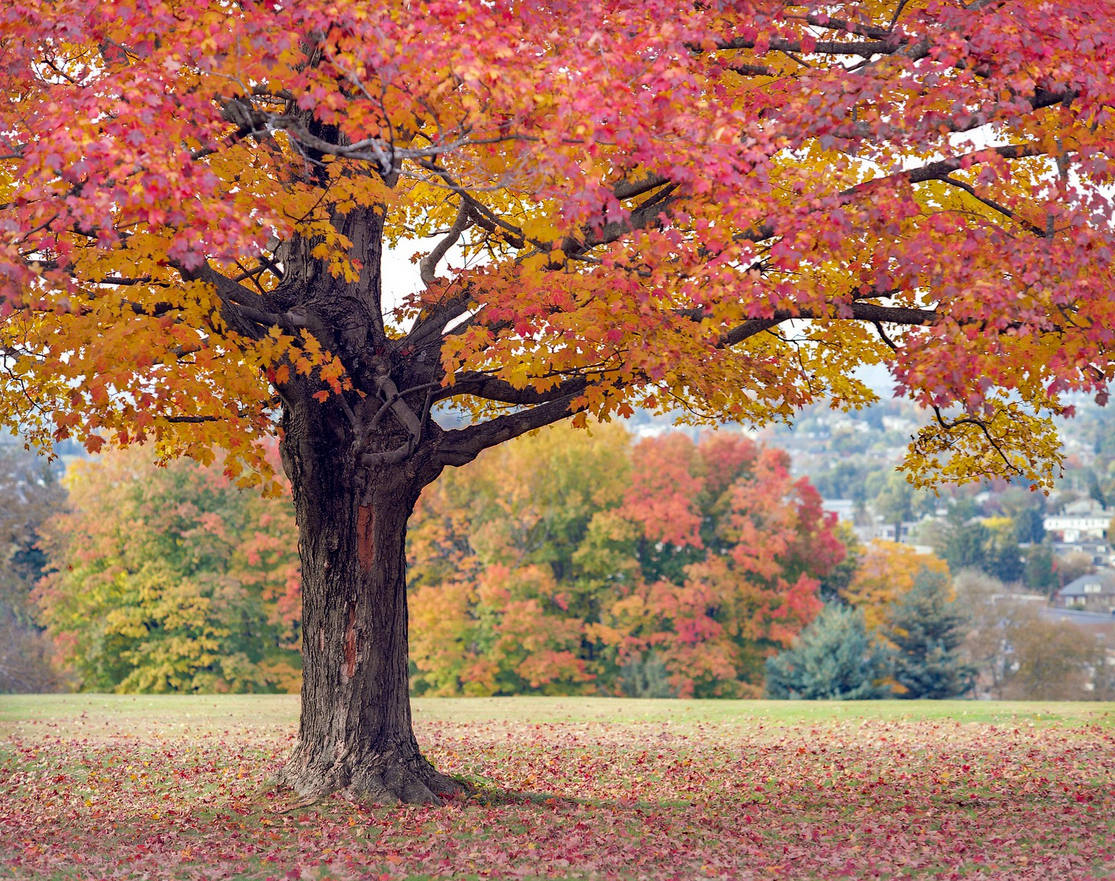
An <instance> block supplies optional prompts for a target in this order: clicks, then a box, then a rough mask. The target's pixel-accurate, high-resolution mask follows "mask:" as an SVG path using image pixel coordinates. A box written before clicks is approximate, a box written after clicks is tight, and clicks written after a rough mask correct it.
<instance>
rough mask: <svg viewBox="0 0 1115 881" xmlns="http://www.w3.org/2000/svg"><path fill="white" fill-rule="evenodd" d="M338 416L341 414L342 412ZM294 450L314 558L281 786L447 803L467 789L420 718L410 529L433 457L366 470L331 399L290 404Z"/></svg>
mask: <svg viewBox="0 0 1115 881" xmlns="http://www.w3.org/2000/svg"><path fill="white" fill-rule="evenodd" d="M330 415H332V417H333V418H330ZM283 427H284V437H283V442H282V453H283V463H284V468H285V469H286V471H287V474H288V476H289V478H290V481H291V486H292V490H293V494H294V503H295V510H296V513H297V518H298V531H299V551H300V554H301V558H302V658H303V672H302V676H303V679H302V716H301V723H300V726H299V737H298V742H297V745H296V746H295V748H294V752H293V754H292V755H291V756H290V758H289V759H288V760H287V762H286V764H285V765H284V766H283V768H282V770H281V771H280V772H279V783H280V784H283V785H287V786H289V787H290V788H291V789H293V790H294V791H296V792H297V793H299V794H300V795H301V796H303V797H305V798H309V799H316V798H320V797H323V796H324V795H327V794H329V793H331V792H336V791H345V792H347V793H349V794H351V795H352V796H353V797H355V798H357V799H360V800H364V801H373V802H378V803H384V802H385V803H393V802H396V801H403V802H408V803H427V802H437V801H439V798H440V797H441V796H445V795H450V794H452V793H454V792H457V791H459V790H460V786H459V785H458V784H456V783H455V782H453V781H452V780H450V779H449V778H447V777H445V776H443V775H441V774H439V773H438V772H437V771H435V770H434V768H433V767H432V766H431V765H430V764H429V762H427V761H426V759H425V758H423V756H422V754H421V752H420V750H419V748H418V743H417V741H416V740H415V737H414V733H413V730H412V727H411V714H410V696H409V677H408V668H407V665H408V651H407V600H406V554H405V542H406V528H407V519H408V518H409V516H410V514H411V511H412V510H413V508H414V504H415V502H416V501H417V500H418V495H419V493H420V492H421V489H422V487H423V486H424V485H425V484H426V483H428V482H430V481H431V480H433V479H434V477H436V471H434V470H433V469H430V468H427V469H426V470H425V471H423V467H422V459H421V457H415V458H412V459H409V460H407V461H406V462H404V463H401V464H397V465H386V466H380V467H379V468H377V469H375V470H374V471H371V472H370V473H366V472H365V470H364V469H361V468H359V467H358V466H357V463H356V456H355V454H354V453H353V443H352V440H353V437H352V428H351V426H350V425H349V424H348V423H347V422H346V420H345V419H343V418H341V414H339V413H335V412H332V411H331V408H325V407H314V406H312V405H310V406H307V407H297V406H295V407H290V406H288V407H287V409H286V411H285V414H284V426H283Z"/></svg>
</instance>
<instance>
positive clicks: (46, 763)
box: [0, 695, 1115, 881]
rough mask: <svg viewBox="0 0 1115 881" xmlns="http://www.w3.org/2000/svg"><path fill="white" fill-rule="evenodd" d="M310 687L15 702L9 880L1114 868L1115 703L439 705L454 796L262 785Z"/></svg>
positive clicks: (5, 824)
mask: <svg viewBox="0 0 1115 881" xmlns="http://www.w3.org/2000/svg"><path fill="white" fill-rule="evenodd" d="M297 710H298V704H297V699H296V698H291V697H241V696H228V697H146V696H142V697H117V696H104V695H71V696H52V697H0V878H11V879H20V881H23V879H27V881H30V879H35V881H39V879H44V881H49V879H75V881H76V879H82V881H84V879H109V878H112V879H117V878H119V879H136V881H138V879H179V878H182V879H199V881H200V879H222V878H223V879H244V881H249V879H251V881H264V879H276V881H279V879H282V881H311V879H319V881H326V879H333V881H342V879H369V878H370V879H378V878H383V879H406V878H410V879H417V878H463V879H469V878H586V879H589V878H613V877H614V878H632V879H641V878H645V879H691V878H725V879H767V878H785V879H796V878H816V879H830V878H865V879H866V878H907V877H912V878H923V877H924V878H970V879H1035V881H1037V879H1041V881H1047V879H1048V881H1070V879H1098V878H1115V705H1112V704H1011V703H988V702H984V703H977V702H933V703H930V702H907V701H885V702H871V703H855V704H853V703H831V704H830V703H784V702H763V701H722V702H711V701H709V702H704V701H619V700H607V699H567V698H496V699H460V700H418V701H416V702H415V718H416V725H417V730H418V736H419V739H420V741H421V742H422V744H423V746H424V748H425V750H426V752H427V754H428V755H429V756H430V758H431V759H432V760H433V761H434V762H435V763H436V764H437V765H438V767H439V768H441V769H442V770H445V771H448V772H449V773H452V774H454V775H457V776H458V777H460V778H463V779H465V780H467V781H469V782H470V783H471V784H472V787H473V791H472V793H471V794H470V795H469V796H468V797H467V798H463V799H459V800H457V801H455V802H453V803H451V804H449V805H446V806H443V807H440V808H409V807H408V808H368V807H365V806H361V805H357V804H352V803H350V802H346V801H344V800H342V799H339V798H334V799H330V800H328V801H326V802H323V803H321V804H319V805H316V806H313V807H311V808H306V809H301V810H299V809H293V810H292V809H291V807H292V803H291V801H290V800H289V798H288V797H287V796H286V795H284V794H282V793H276V792H273V791H269V790H267V789H266V788H265V787H264V786H262V785H261V784H262V783H263V782H264V781H265V780H266V778H267V776H268V774H269V771H270V769H272V768H273V767H274V766H275V765H276V764H277V763H278V762H279V761H281V759H282V757H283V755H284V754H285V753H286V752H287V751H288V750H289V748H290V745H291V743H292V741H293V737H294V731H295V725H296V718H297Z"/></svg>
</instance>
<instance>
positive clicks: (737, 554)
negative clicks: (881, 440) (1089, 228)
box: [410, 426, 844, 696]
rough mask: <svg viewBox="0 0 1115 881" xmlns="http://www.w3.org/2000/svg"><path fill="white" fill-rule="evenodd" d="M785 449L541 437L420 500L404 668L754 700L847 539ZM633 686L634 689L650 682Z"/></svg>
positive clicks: (536, 687) (510, 687) (736, 440)
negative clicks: (655, 683) (795, 474)
mask: <svg viewBox="0 0 1115 881" xmlns="http://www.w3.org/2000/svg"><path fill="white" fill-rule="evenodd" d="M787 464H788V463H787V460H786V457H785V454H784V453H781V452H779V451H775V450H761V449H759V448H758V447H756V446H755V444H753V443H752V442H750V441H748V440H747V439H745V438H743V437H741V436H727V435H716V436H712V437H709V438H706V439H705V440H704V441H703V442H702V443H701V444H700V445H697V444H694V443H693V442H692V441H690V440H689V439H688V438H687V437H685V436H684V435H677V434H675V435H666V436H662V437H658V438H653V439H649V440H645V441H642V442H641V443H639V444H638V445H637V446H634V447H632V446H631V443H630V440H629V436H628V435H627V432H625V431H623V430H622V429H620V428H618V427H614V426H596V427H594V428H593V430H592V435H591V436H589V435H587V434H583V433H581V434H578V435H574V436H570V435H569V434H568V433H565V432H557V431H548V432H546V433H544V434H541V435H539V436H537V437H532V438H525V439H523V440H521V441H518V442H516V443H515V444H509V445H506V446H504V447H502V448H500V449H498V450H493V451H491V452H489V453H487V454H485V455H484V456H482V457H481V458H480V459H479V460H478V461H477V463H476V464H475V465H472V466H470V467H469V468H466V469H463V470H461V471H459V472H455V473H452V474H450V475H447V476H446V477H444V478H442V479H441V480H440V481H438V482H437V483H436V484H435V485H434V486H432V487H430V488H429V489H428V490H427V491H426V492H425V493H423V495H422V498H421V499H420V500H419V503H418V507H417V509H416V511H415V515H414V518H413V520H412V524H411V531H410V536H411V543H410V558H411V561H410V562H411V565H410V581H411V585H412V598H411V623H412V630H413V633H414V636H413V637H412V640H411V658H412V660H413V662H414V664H415V668H416V670H417V675H416V677H415V680H414V681H415V687H416V690H418V691H419V692H423V693H434V694H459V693H462V692H463V693H465V694H474V695H489V694H499V693H502V694H519V693H524V692H537V693H543V694H547V693H548V694H571V693H572V694H577V693H581V694H584V693H588V694H624V693H626V694H640V686H639V682H640V681H641V680H640V676H642V677H643V678H645V677H646V675H647V671H648V670H650V669H653V666H654V665H656V664H658V665H661V668H662V676H663V678H665V679H666V680H667V681H665V682H663V683H661V686H662V688H663V691H664V692H665V693H671V694H678V695H686V696H693V695H696V696H716V695H729V696H740V695H755V694H758V693H761V688H762V676H761V670H762V663H763V661H764V660H765V657H766V655H767V654H768V653H769V652H770V650H772V649H774V648H776V647H778V648H781V647H785V646H788V645H789V644H790V643H791V642H792V640H793V638H794V637H795V636H796V635H797V633H798V632H799V631H800V630H801V628H802V627H803V626H804V625H805V624H807V623H808V622H809V620H810V619H811V618H812V616H813V615H814V614H816V612H817V611H818V610H819V609H820V607H821V603H820V600H819V599H818V597H817V588H818V584H819V582H818V577H819V576H824V575H826V574H828V573H829V571H831V569H832V568H833V566H835V565H836V564H837V563H838V562H840V560H841V559H842V558H843V554H844V548H843V545H842V544H840V542H839V541H838V540H837V538H836V536H835V534H834V528H833V524H832V523H831V522H830V521H829V520H828V519H826V517H825V516H824V515H823V513H822V511H821V507H820V497H819V496H818V495H817V493H816V491H815V490H813V488H812V487H811V486H810V485H809V484H808V482H807V481H805V480H797V481H794V480H792V479H791V478H790V477H789V474H788V471H787ZM642 688H644V689H645V688H646V685H645V684H644V685H643V686H642Z"/></svg>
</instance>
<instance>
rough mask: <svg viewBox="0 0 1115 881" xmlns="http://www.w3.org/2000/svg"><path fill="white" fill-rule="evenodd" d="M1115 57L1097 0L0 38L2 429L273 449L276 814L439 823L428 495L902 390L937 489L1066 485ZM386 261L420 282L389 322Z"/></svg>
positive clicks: (1099, 309) (1100, 284) (6, 11)
mask: <svg viewBox="0 0 1115 881" xmlns="http://www.w3.org/2000/svg"><path fill="white" fill-rule="evenodd" d="M1113 31H1115V10H1112V8H1111V6H1110V4H1109V3H1107V2H1106V0H1072V2H1069V0H1050V2H1044V3H1034V2H1031V0H1013V2H1012V0H974V2H971V3H969V4H964V3H962V2H959V0H891V2H886V0H862V2H840V0H837V2H826V3H804V4H802V5H790V4H787V3H785V2H783V0H739V2H721V3H692V2H688V0H687V2H677V0H609V2H602V3H567V2H559V3H525V4H524V3H512V2H508V0H484V2H479V0H427V2H422V3H418V4H415V3H412V2H398V0H385V2H382V3H375V4H369V3H365V2H352V0H329V2H323V0H305V2H298V3H289V4H257V3H254V2H244V3H240V4H230V3H227V2H212V0H108V2H101V0H49V2H47V0H26V2H21V3H18V4H6V5H5V6H4V8H3V10H2V11H0V46H2V47H3V48H2V49H0V86H2V89H0V94H2V96H3V97H2V98H0V285H2V289H0V291H2V294H0V295H2V307H0V321H2V325H0V345H2V347H3V353H4V354H3V380H2V384H0V413H2V416H3V418H4V420H5V421H6V422H7V423H8V424H10V425H12V426H15V427H18V428H19V429H20V430H21V431H24V432H26V433H27V434H28V435H29V436H30V437H31V438H33V439H36V440H39V441H42V442H48V441H49V440H50V439H51V438H52V437H54V438H63V437H75V438H78V439H80V440H82V441H84V442H85V443H86V445H87V446H89V447H90V448H95V447H98V446H101V445H102V444H110V445H126V444H130V443H132V442H134V441H137V440H148V441H153V442H154V443H155V445H156V448H157V449H158V451H159V455H161V456H163V457H172V456H174V455H177V454H181V453H185V454H188V455H192V456H194V457H196V458H199V459H201V460H202V461H210V460H211V459H212V458H213V456H214V450H215V449H216V448H219V447H223V448H224V449H225V450H226V451H227V458H225V459H224V463H225V468H227V469H228V471H229V473H230V474H233V475H237V474H239V475H245V476H247V477H248V478H249V479H250V478H251V477H252V475H253V474H256V475H259V477H258V479H262V480H264V481H267V480H269V477H268V476H267V470H266V468H265V465H264V459H263V456H262V453H261V450H262V449H263V446H262V444H263V440H264V438H265V437H267V436H269V435H273V434H276V433H279V434H280V435H281V439H282V454H283V464H284V468H285V470H286V472H287V474H288V476H289V478H290V482H291V487H292V491H293V496H294V504H295V508H296V511H297V517H298V523H299V528H300V551H301V555H302V574H303V591H304V593H303V626H304V633H305V639H304V641H303V670H304V678H303V686H302V696H303V700H302V718H301V723H300V738H299V742H298V746H297V747H296V749H295V751H294V753H293V754H292V755H291V757H290V758H289V759H288V761H287V763H286V764H285V766H284V768H283V770H282V771H281V772H280V774H279V779H280V781H281V782H283V783H285V784H287V785H289V786H290V787H292V788H294V789H295V790H296V791H298V792H300V793H302V794H303V795H304V796H305V797H316V796H320V795H321V794H323V793H326V792H330V791H333V790H338V789H345V790H348V791H349V792H351V793H353V794H354V795H357V796H360V797H362V798H368V799H381V800H392V799H402V800H405V801H431V800H436V798H437V797H438V795H439V794H442V793H448V792H451V791H453V790H454V789H455V788H456V785H455V784H454V783H453V782H452V781H450V780H448V779H447V778H445V777H444V776H443V775H440V774H438V773H437V772H436V771H435V770H434V769H433V768H432V767H431V766H430V765H429V764H428V763H427V762H426V761H425V760H424V759H423V758H422V756H421V753H420V750H419V747H418V744H417V742H416V740H415V738H414V735H413V732H412V726H411V717H410V709H409V699H408V694H407V624H406V622H407V613H406V591H405V585H404V582H405V573H404V568H405V553H404V543H405V532H406V522H407V518H408V516H409V514H410V512H411V509H412V508H413V506H414V504H415V501H416V500H417V498H418V495H419V492H420V490H421V488H422V487H423V486H425V485H427V484H429V483H431V482H433V481H434V480H435V479H436V478H437V477H438V475H439V474H440V473H441V472H442V470H443V469H444V468H445V467H447V466H454V465H461V464H464V463H466V462H469V461H471V460H472V459H473V458H475V457H476V456H477V455H478V454H479V453H480V452H481V451H482V450H484V449H486V448H488V447H492V446H495V445H497V444H500V443H502V442H504V441H506V440H508V439H510V438H512V437H515V436H517V435H519V434H523V433H525V432H527V431H529V430H531V429H534V428H538V427H541V426H543V425H547V424H549V423H552V422H556V421H559V420H562V419H566V418H568V417H572V418H573V420H574V422H577V423H583V422H584V421H585V419H587V417H588V416H589V415H594V416H597V417H599V418H603V419H606V418H608V417H610V416H613V415H617V414H618V415H624V414H627V413H630V412H631V411H632V409H633V408H634V407H636V406H641V407H647V408H651V409H656V408H658V409H668V408H681V409H682V411H683V412H685V413H686V414H688V415H689V416H690V417H691V418H694V419H709V420H716V419H725V418H726V419H739V420H750V421H754V422H763V421H766V420H770V419H777V418H786V417H789V416H791V415H792V413H793V412H794V410H795V408H797V407H799V406H801V405H803V404H805V403H807V402H809V401H811V400H813V399H815V398H816V397H818V396H820V395H831V396H832V398H833V400H834V401H835V402H836V403H837V404H838V405H842V406H856V405H858V404H861V403H863V402H865V401H868V400H870V399H871V398H872V393H871V392H870V391H869V390H868V389H867V388H865V387H864V386H863V384H862V383H861V382H860V381H858V380H857V379H856V376H855V374H854V373H852V370H853V368H855V367H856V366H858V365H861V364H865V363H866V364H873V363H884V364H886V365H887V366H888V367H889V368H890V370H891V372H892V374H893V376H894V377H895V379H896V381H897V389H898V391H899V393H901V394H905V395H908V396H909V397H911V398H913V399H914V400H916V401H918V402H920V403H922V404H924V405H926V406H927V407H932V408H935V409H936V410H937V411H938V415H939V417H940V418H939V420H938V421H936V422H934V423H933V424H931V425H930V426H929V427H928V428H927V429H926V430H924V431H923V432H921V433H920V434H919V435H918V436H917V437H916V438H915V440H914V442H913V445H912V447H911V452H910V456H909V457H908V459H907V466H908V468H909V473H910V474H911V475H912V476H913V478H915V479H916V480H920V481H927V480H931V479H933V478H934V477H935V476H939V475H941V474H943V475H944V476H946V477H950V478H957V477H963V476H965V475H970V474H974V473H989V474H1001V475H1019V474H1021V475H1024V476H1026V477H1028V478H1030V479H1032V480H1035V481H1039V482H1040V481H1047V480H1048V479H1049V478H1050V474H1051V471H1052V470H1054V469H1055V468H1056V460H1057V455H1058V454H1057V443H1056V439H1055V435H1054V431H1053V428H1052V427H1051V421H1050V417H1052V416H1054V415H1058V414H1061V413H1063V412H1064V411H1065V409H1066V408H1065V407H1064V405H1063V400H1062V395H1063V393H1064V392H1066V391H1069V390H1079V391H1087V392H1092V393H1095V394H1096V395H1098V396H1099V397H1100V398H1101V399H1105V398H1106V396H1107V384H1108V381H1109V378H1110V376H1111V373H1112V363H1111V356H1110V343H1109V339H1110V334H1109V330H1108V329H1109V328H1110V327H1112V326H1113V324H1115V315H1113V312H1115V298H1113V297H1111V296H1110V293H1111V291H1110V271H1109V270H1110V264H1111V256H1112V251H1111V248H1112V238H1113V236H1115V232H1113V231H1112V224H1111V213H1112V212H1111V200H1110V188H1109V185H1110V183H1111V160H1109V159H1108V158H1107V157H1108V156H1110V155H1111V154H1112V151H1113V148H1115V145H1113V138H1112V136H1113V127H1112V119H1111V112H1112V111H1111V109H1110V108H1111V107H1112V106H1115V94H1113V92H1115V88H1113V85H1112V84H1113V82H1115V77H1113V70H1112V65H1113V61H1112V58H1113V56H1112V53H1111V52H1110V50H1109V49H1108V48H1107V47H1109V46H1110V45H1111V42H1110V39H1109V36H1110V34H1111V33H1112V32H1113ZM403 237H406V238H415V237H433V241H434V242H435V243H434V244H432V245H430V246H429V249H428V251H427V253H425V255H424V256H423V257H422V259H421V262H420V263H419V268H420V274H421V278H422V289H421V290H420V291H419V292H417V293H416V294H415V295H413V296H412V297H410V298H408V299H406V300H405V301H404V302H402V303H401V304H395V303H392V302H390V301H385V300H384V298H383V294H382V280H383V278H382V267H383V260H382V258H383V253H384V248H385V247H386V246H388V245H390V244H391V243H392V242H394V241H397V240H398V239H400V238H403ZM454 248H457V249H458V251H456V252H454V250H453V249H454ZM461 250H463V252H464V258H465V259H462V257H461V256H460V251H461ZM462 265H463V266H465V267H468V268H464V269H462V268H460V267H461V266H462ZM447 407H458V408H461V409H463V410H464V411H466V412H467V413H468V414H470V415H471V420H470V421H468V422H467V424H466V425H465V426H464V427H457V428H451V427H444V424H443V421H439V420H442V415H441V414H442V413H443V411H444V410H445V408H447ZM261 471H262V473H261ZM733 565H735V564H734V563H733ZM717 577H718V576H717V575H716V574H715V573H710V574H708V575H707V576H706V578H708V579H710V580H714V579H715V578H717Z"/></svg>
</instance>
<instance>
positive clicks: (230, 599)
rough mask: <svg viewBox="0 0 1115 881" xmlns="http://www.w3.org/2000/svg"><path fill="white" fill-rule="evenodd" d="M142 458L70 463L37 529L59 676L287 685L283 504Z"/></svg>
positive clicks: (200, 470)
mask: <svg viewBox="0 0 1115 881" xmlns="http://www.w3.org/2000/svg"><path fill="white" fill-rule="evenodd" d="M148 458H149V457H148V456H146V455H145V454H144V451H143V450H139V449H137V450H133V451H126V452H113V453H106V454H105V455H103V456H101V457H99V458H98V459H96V460H92V461H86V462H78V463H76V464H74V465H73V466H72V469H71V473H70V474H69V475H68V476H67V484H68V487H69V491H70V495H69V505H68V510H67V511H66V512H64V513H61V514H57V515H55V516H54V517H53V518H52V519H51V520H49V521H48V522H47V523H46V525H45V527H44V528H43V533H44V535H43V539H42V545H43V548H44V550H45V551H46V553H47V558H48V564H49V566H50V571H49V573H48V574H47V575H46V577H45V578H44V579H43V581H42V582H41V584H40V586H39V587H38V589H37V591H36V600H37V603H38V606H39V620H40V621H41V622H42V623H43V624H45V625H46V627H47V631H48V633H49V634H50V636H51V637H52V638H53V641H54V645H55V647H56V651H57V655H58V663H59V665H60V666H61V667H62V668H63V669H64V670H65V671H66V672H67V673H68V674H69V675H70V676H71V677H73V678H74V679H75V681H76V684H77V685H78V687H79V688H81V689H83V690H88V691H118V692H167V691H172V692H191V691H200V692H221V691H241V692H242V691H265V692H266V691H292V690H296V689H297V688H298V685H299V682H300V676H299V667H300V665H299V658H298V651H297V650H298V646H299V634H300V618H301V608H300V599H301V597H300V591H299V570H298V554H297V535H296V532H295V528H294V522H293V518H292V517H291V514H290V509H289V505H288V504H287V503H286V500H285V499H281V498H280V499H274V498H271V499H269V498H263V497H261V496H260V495H259V494H258V493H251V492H240V491H239V490H238V489H237V488H236V486H235V485H233V484H232V483H231V482H230V481H229V479H228V478H227V477H225V476H224V475H223V474H222V473H221V469H220V468H219V467H217V466H213V467H209V468H205V467H201V466H198V465H196V464H194V463H191V462H188V461H179V462H175V463H172V464H170V465H169V466H167V467H166V468H153V467H152V466H151V465H150V464H149V461H148Z"/></svg>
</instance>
